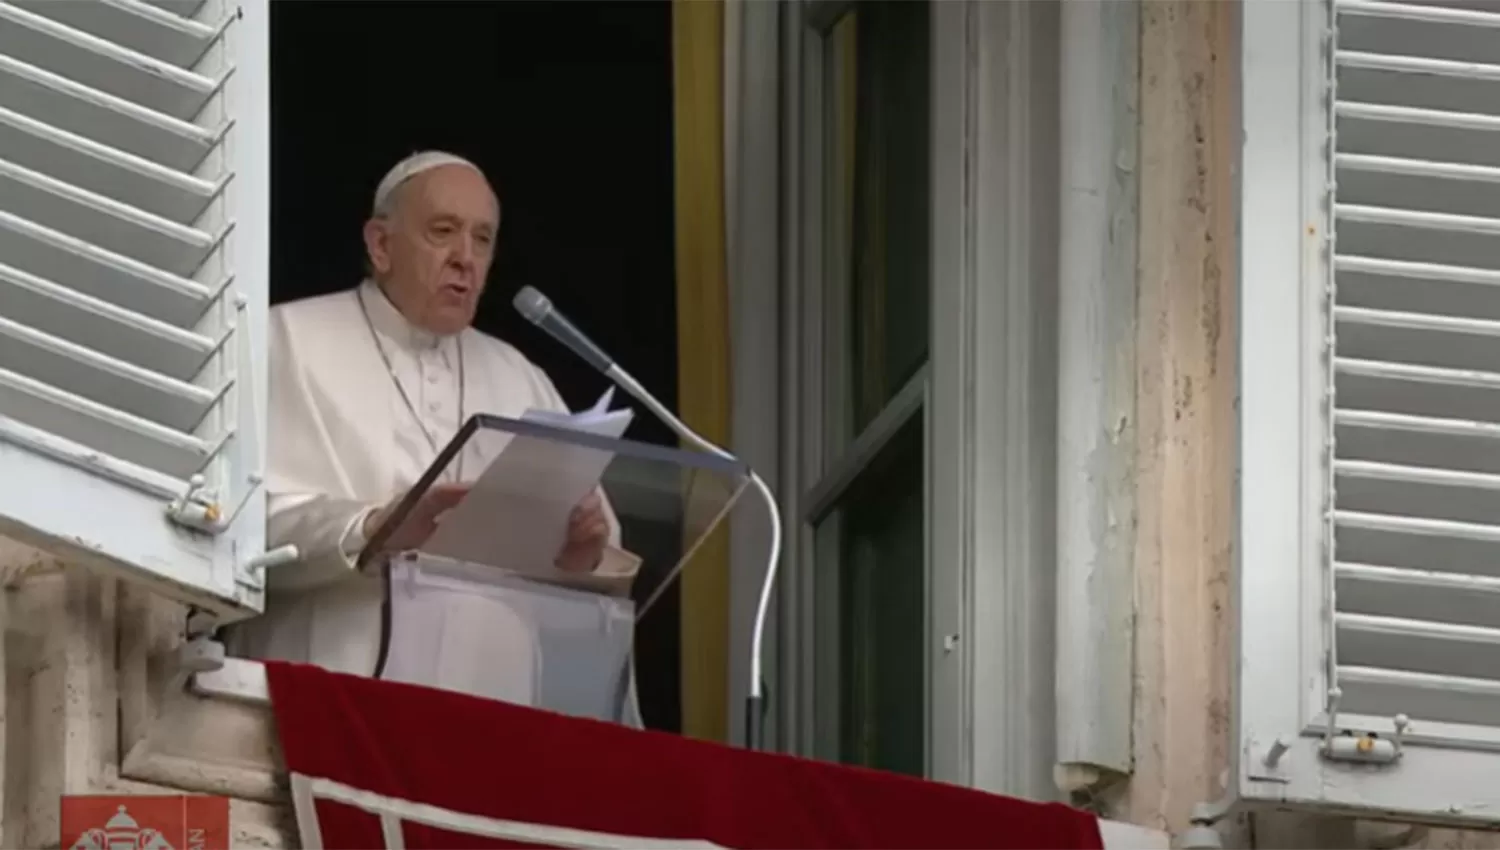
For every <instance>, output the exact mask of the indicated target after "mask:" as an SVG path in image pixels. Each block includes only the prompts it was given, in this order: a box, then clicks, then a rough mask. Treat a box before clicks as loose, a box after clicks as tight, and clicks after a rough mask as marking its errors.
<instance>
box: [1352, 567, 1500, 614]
mask: <svg viewBox="0 0 1500 850" xmlns="http://www.w3.org/2000/svg"><path fill="white" fill-rule="evenodd" d="M1334 577H1335V579H1336V580H1337V582H1338V585H1337V587H1338V594H1339V607H1340V608H1341V609H1343V610H1344V611H1348V612H1350V613H1355V614H1374V615H1379V616H1387V617H1401V616H1405V617H1410V618H1413V619H1417V620H1428V621H1433V622H1438V621H1444V620H1446V621H1448V622H1452V623H1463V624H1466V625H1471V626H1484V627H1487V628H1491V629H1500V578H1495V577H1491V576H1475V575H1466V574H1461V573H1444V572H1438V571H1435V570H1421V569H1405V568H1400V567H1381V566H1376V565H1372V564H1348V563H1340V564H1335V565H1334Z"/></svg>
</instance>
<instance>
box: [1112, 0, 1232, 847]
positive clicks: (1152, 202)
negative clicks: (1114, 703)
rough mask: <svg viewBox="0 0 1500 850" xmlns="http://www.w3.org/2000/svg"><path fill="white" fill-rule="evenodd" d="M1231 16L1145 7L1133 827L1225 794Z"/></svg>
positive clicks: (1189, 0)
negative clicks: (1135, 824) (1134, 824)
mask: <svg viewBox="0 0 1500 850" xmlns="http://www.w3.org/2000/svg"><path fill="white" fill-rule="evenodd" d="M1236 15H1237V12H1236V7H1235V5H1234V4H1232V3H1205V2H1193V0H1184V2H1146V3H1144V4H1143V5H1142V8H1141V16H1140V20H1141V48H1140V63H1141V71H1140V73H1141V84H1140V116H1141V119H1140V120H1141V126H1140V140H1139V145H1140V148H1139V149H1140V213H1139V228H1140V244H1139V249H1138V260H1137V263H1138V269H1139V275H1140V277H1139V284H1138V285H1139V294H1138V298H1139V302H1138V305H1137V314H1138V316H1137V333H1138V344H1137V354H1136V356H1137V365H1136V386H1137V401H1136V428H1137V432H1136V433H1137V446H1138V449H1137V458H1136V469H1137V476H1138V478H1137V516H1138V519H1137V522H1138V526H1137V533H1136V550H1135V563H1136V605H1137V611H1136V624H1137V625H1136V628H1137V633H1136V664H1135V670H1136V673H1135V697H1134V702H1135V705H1134V714H1135V720H1134V729H1133V735H1134V751H1135V771H1134V776H1133V778H1132V779H1131V781H1130V782H1129V784H1128V787H1127V790H1126V794H1125V799H1124V800H1123V801H1122V806H1121V809H1122V811H1121V812H1120V814H1121V815H1122V816H1123V817H1125V818H1126V819H1127V820H1130V821H1131V822H1133V823H1137V824H1140V825H1143V826H1148V827H1155V828H1159V829H1181V828H1182V827H1184V826H1185V825H1186V824H1187V817H1188V813H1189V811H1190V810H1191V808H1192V806H1193V805H1194V804H1195V803H1199V802H1203V801H1212V800H1215V799H1218V798H1219V797H1220V796H1222V795H1223V792H1224V784H1225V778H1226V776H1225V771H1226V769H1227V768H1228V765H1229V757H1228V746H1229V735H1230V716H1229V671H1228V665H1227V664H1226V663H1225V662H1226V661H1227V659H1228V658H1229V653H1230V652H1231V647H1232V639H1231V638H1232V631H1231V628H1230V625H1231V622H1230V618H1229V616H1228V609H1229V604H1230V598H1229V570H1230V564H1231V556H1232V550H1231V533H1232V529H1233V524H1232V515H1231V511H1232V507H1233V505H1232V494H1233V492H1234V463H1235V448H1234V445H1235V444H1234V409H1235V408H1234V405H1235V380H1236V378H1235V373H1236V367H1235V342H1234V328H1235V318H1234V304H1235V295H1234V293H1235V288H1234V287H1235V278H1234V265H1235V263H1234V253H1233V245H1234V234H1235V220H1234V209H1235V207H1234V184H1233V181H1232V174H1231V168H1232V165H1233V162H1234V157H1235V155H1236V145H1235V143H1234V139H1235V138H1236V135H1237V128H1236V114H1237V106H1236V104H1235V100H1234V90H1235V87H1236V81H1235V75H1234V65H1235V61H1236V55H1237V53H1236V51H1235V50H1234V44H1233V39H1234V31H1235V25H1234V18H1235V17H1236Z"/></svg>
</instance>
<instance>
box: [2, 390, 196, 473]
mask: <svg viewBox="0 0 1500 850" xmlns="http://www.w3.org/2000/svg"><path fill="white" fill-rule="evenodd" d="M0 411H4V414H3V416H4V417H5V418H8V419H14V420H17V421H19V422H21V423H23V424H24V425H27V426H30V427H32V428H36V429H38V430H41V431H43V432H46V433H48V434H52V435H55V436H57V437H60V438H62V439H64V440H68V441H70V442H73V443H76V444H78V445H80V446H84V447H87V448H88V449H91V450H93V451H95V452H103V453H105V454H107V455H109V456H111V457H115V458H121V459H125V460H127V461H128V462H130V463H132V464H136V465H139V466H141V467H144V468H146V469H148V470H152V471H155V472H158V473H162V474H165V475H168V476H172V477H173V478H174V479H177V480H178V481H180V482H184V483H185V482H186V481H187V479H188V478H189V477H191V476H192V475H193V474H195V473H197V472H199V471H200V470H202V469H203V466H204V465H205V464H206V463H207V462H208V460H209V458H210V457H212V455H213V452H214V451H216V450H217V447H218V445H219V444H218V443H210V442H208V441H205V440H203V439H200V438H197V437H194V436H192V435H189V434H184V433H182V432H180V431H174V430H172V429H171V428H165V427H163V426H161V425H158V424H156V423H154V422H150V421H148V420H145V419H142V418H141V417H138V416H131V415H130V414H128V413H123V412H121V411H118V410H115V409H113V408H110V407H107V406H105V405H102V404H99V403H97V402H94V401H90V400H89V399H86V398H83V397H82V396H79V395H76V394H74V393H69V392H67V391H64V390H60V389H58V388H56V387H54V386H51V385H49V384H45V383H42V382H41V381H36V380H33V379H31V378H28V377H26V376H25V375H20V374H17V373H15V372H12V371H10V370H8V369H4V368H0ZM182 489H183V487H182V486H176V487H174V490H175V492H178V493H180V492H182Z"/></svg>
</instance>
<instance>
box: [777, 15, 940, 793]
mask: <svg viewBox="0 0 1500 850" xmlns="http://www.w3.org/2000/svg"><path fill="white" fill-rule="evenodd" d="M857 5H858V4H857V3H856V2H854V0H805V2H804V3H803V6H802V9H801V10H800V12H801V14H800V15H794V16H792V17H793V18H794V19H795V26H797V27H798V28H799V29H800V30H801V32H800V33H799V36H800V39H799V40H800V42H801V45H800V46H801V51H800V53H801V56H800V62H799V63H798V67H796V68H794V69H792V71H793V73H792V75H791V76H790V78H791V79H792V80H795V83H793V84H794V85H798V86H799V88H800V91H801V94H802V102H801V107H802V108H801V110H800V115H799V118H800V121H801V127H800V133H798V138H796V139H794V141H793V143H794V144H795V145H796V146H797V149H798V155H799V158H800V162H801V164H802V174H801V180H800V187H798V188H799V189H800V191H799V192H798V195H797V196H796V197H797V199H798V202H799V203H800V207H801V209H800V213H801V216H800V220H801V233H800V234H799V242H800V247H801V251H800V259H801V264H800V266H801V267H800V275H799V276H800V278H801V279H802V281H804V285H801V286H796V287H794V288H793V289H792V294H793V309H794V310H796V311H797V313H798V316H797V320H798V326H799V332H798V333H797V334H796V336H795V340H796V344H797V345H798V347H799V350H800V353H801V362H802V369H801V370H800V375H801V379H800V381H799V383H800V387H799V390H800V392H799V393H798V395H799V400H800V404H799V407H800V408H801V411H802V414H803V415H802V416H801V417H800V421H797V422H794V423H793V426H794V431H793V433H795V434H796V435H797V439H796V443H797V448H798V449H799V450H800V451H798V453H797V459H798V463H797V464H796V467H797V473H798V474H797V476H796V477H795V479H793V480H792V481H790V482H789V487H790V488H795V489H796V490H797V492H798V497H797V499H796V508H795V511H796V512H795V514H794V516H793V517H792V519H793V525H792V526H791V527H790V534H789V535H788V537H789V544H790V545H789V547H788V548H789V551H790V552H791V553H792V554H793V555H794V557H795V558H796V561H797V563H798V564H801V565H804V566H805V567H807V568H805V569H793V570H790V571H789V572H790V574H791V575H790V576H789V577H790V578H791V579H792V581H793V582H794V583H795V597H796V602H797V603H798V604H796V606H795V608H793V610H795V611H796V612H797V615H798V616H797V619H798V621H799V622H798V623H797V626H798V627H799V631H800V632H801V634H802V635H803V636H804V637H805V638H806V639H803V640H794V641H791V642H790V645H791V646H793V647H798V649H797V650H796V655H797V658H796V659H795V661H794V663H795V666H796V670H797V674H798V675H797V678H798V685H799V687H798V690H799V691H800V692H801V693H802V694H803V699H802V700H801V701H800V702H801V704H800V705H799V706H798V708H799V709H800V710H799V712H798V716H797V717H796V718H795V720H794V725H795V727H796V733H797V734H796V737H797V738H798V741H797V747H796V749H797V751H799V752H802V753H804V754H807V755H813V756H816V757H819V758H826V759H837V758H838V755H839V753H838V750H839V746H840V741H841V736H840V729H839V728H838V715H839V687H840V676H839V675H838V673H839V671H838V668H837V660H838V654H839V653H838V646H837V641H836V640H827V639H824V638H823V634H824V632H825V631H826V628H827V626H828V623H829V620H835V621H836V619H837V617H838V613H839V612H838V607H837V599H836V596H835V595H834V594H832V593H830V592H828V588H829V587H832V586H836V585H835V584H833V583H834V582H836V581H837V579H838V573H839V569H840V568H841V564H840V558H839V555H838V553H837V552H831V553H820V552H817V551H816V536H817V535H816V531H817V529H818V528H819V527H820V526H822V527H823V528H824V529H825V532H826V533H827V535H828V538H831V539H838V538H839V536H840V534H841V531H842V529H841V525H840V514H839V506H840V505H841V503H842V502H843V500H844V498H845V497H846V496H847V494H848V492H849V488H850V487H851V485H853V484H854V483H855V481H856V480H857V479H858V478H859V477H860V475H861V474H862V473H863V472H864V471H865V470H866V469H868V468H869V466H870V464H871V463H873V462H874V461H876V460H877V458H879V457H880V456H881V454H882V450H883V449H885V448H886V447H887V446H888V444H889V443H890V442H891V440H892V439H893V438H894V437H895V435H896V434H897V433H898V432H899V431H900V430H901V429H902V428H903V427H904V426H906V425H907V424H909V423H911V422H912V421H913V419H914V418H915V417H922V420H923V427H924V443H925V446H926V447H925V449H924V453H923V454H924V457H923V461H924V477H925V478H926V479H927V485H926V486H925V487H924V489H925V490H927V491H928V492H927V493H924V499H923V501H924V513H925V514H926V522H925V526H926V528H925V532H924V537H925V538H926V540H925V541H924V548H925V549H926V550H927V552H928V554H927V557H926V558H925V562H924V564H923V572H924V573H925V575H926V580H925V584H926V585H927V586H928V601H927V608H928V611H927V614H926V617H925V620H926V621H927V623H928V629H927V631H928V643H929V645H930V644H931V632H932V628H931V627H932V624H933V623H934V620H935V617H934V611H933V590H934V585H935V584H936V583H937V582H939V581H940V580H941V579H939V578H938V577H937V576H935V575H934V568H933V559H932V553H931V541H932V539H933V537H934V535H935V533H936V529H935V528H934V527H933V523H932V521H931V520H932V516H933V512H932V506H931V497H930V490H931V475H932V472H931V469H932V462H933V450H932V446H933V441H932V438H931V431H930V425H931V423H930V410H931V378H930V375H931V362H932V341H931V338H929V345H928V356H927V359H926V362H925V363H924V365H923V366H921V367H920V368H919V369H918V370H917V372H916V373H915V374H914V375H913V376H912V377H911V378H910V379H908V380H907V382H906V383H905V384H904V385H903V386H902V387H901V388H900V389H899V390H897V392H896V393H895V394H894V395H893V396H892V398H891V399H889V400H888V401H887V402H886V403H885V405H884V406H883V407H882V408H881V411H880V413H879V414H877V415H876V417H875V418H874V420H872V421H871V422H870V424H869V425H867V426H866V427H865V428H864V429H863V430H862V431H861V432H860V433H858V434H856V435H854V438H853V439H852V440H851V441H849V442H848V443H847V444H846V445H845V446H844V447H843V448H842V450H838V451H836V450H835V449H834V446H833V443H834V435H842V434H844V433H846V430H845V428H844V427H843V426H844V424H845V418H846V417H847V416H848V413H847V412H846V411H844V410H842V409H840V408H841V407H842V406H843V404H844V403H845V402H846V401H847V400H848V399H850V398H852V394H851V392H850V389H851V388H850V387H849V386H847V384H848V370H847V368H846V365H847V358H848V352H847V351H845V350H844V349H845V346H844V345H843V343H845V342H846V341H847V336H848V334H847V330H844V332H843V333H840V332H839V329H840V328H841V327H843V326H844V325H845V324H846V323H843V322H839V323H838V324H835V323H834V322H833V321H831V320H832V319H835V318H836V314H834V313H833V312H832V310H833V309H834V305H846V304H847V303H848V295H849V292H848V276H847V275H846V274H841V273H840V270H839V269H836V268H833V267H831V266H830V260H831V257H830V256H829V255H828V254H827V253H826V248H827V246H828V245H829V243H830V241H831V239H830V237H831V236H832V235H833V234H832V233H831V230H832V226H833V224H832V221H831V218H830V215H829V214H828V212H829V210H830V209H831V207H830V205H828V204H827V203H825V201H826V190H827V171H826V167H825V166H826V164H827V162H828V144H829V141H830V139H829V135H828V122H827V106H826V105H827V98H826V93H827V90H828V86H829V85H830V84H831V80H830V78H829V75H828V71H827V70H826V63H827V60H828V57H829V54H830V48H829V46H828V39H829V36H830V35H831V33H832V31H833V29H834V27H835V26H836V24H837V23H838V21H840V20H841V19H842V18H843V17H844V15H846V14H848V13H849V12H850V11H851V10H853V9H854V8H856V6H857ZM941 5H942V4H933V5H932V6H931V7H930V10H931V14H932V15H933V24H934V29H933V40H934V46H936V44H937V39H938V36H937V32H936V28H935V25H936V23H937V17H938V14H937V13H938V8H939V7H940V6H941ZM935 65H936V63H935V62H934V70H935ZM930 85H931V90H932V93H933V97H934V99H933V100H932V101H929V103H930V109H931V110H932V113H933V114H934V116H935V114H936V112H937V111H938V110H939V109H940V108H943V107H940V106H939V104H938V102H937V100H938V99H939V98H941V99H946V100H950V101H951V100H952V99H953V97H954V95H953V93H944V92H942V91H941V90H940V89H939V88H938V87H937V85H936V80H935V79H934V80H933V81H932V82H931V84H930ZM936 158H937V157H936V155H935V153H934V155H933V156H932V159H933V165H934V166H935V165H936ZM929 186H930V187H931V188H930V189H929V191H930V192H931V195H932V200H933V203H934V204H939V203H943V202H944V201H947V200H948V199H946V198H943V197H941V195H940V193H939V192H938V190H937V187H936V185H935V183H933V182H931V181H930V182H929ZM934 214H935V213H934ZM933 248H934V249H935V248H936V245H934V246H933ZM934 253H935V251H934ZM935 265H936V264H935V261H934V262H931V263H930V265H929V268H933V269H934V270H935ZM830 284H831V285H830ZM928 285H929V287H930V288H935V286H936V281H935V279H934V278H933V277H931V276H929V282H928ZM934 295H935V293H932V294H930V295H929V298H933V296H934ZM934 300H935V299H934ZM844 309H845V310H847V307H845V308H844ZM846 315H847V313H846ZM830 524H831V525H830ZM820 556H821V557H820ZM830 597H833V598H830ZM820 622H821V623H822V624H823V625H822V627H820V626H819V623H820ZM829 637H835V638H836V633H834V634H832V635H829ZM830 644H832V645H830ZM927 655H928V656H929V659H930V658H931V655H932V653H931V652H930V651H929V652H928V653H927ZM933 674H934V671H933V670H932V668H931V664H930V663H929V665H928V670H927V671H926V678H927V679H928V681H929V683H933ZM927 694H928V700H927V703H928V704H927V705H926V706H925V707H924V711H923V715H924V725H925V726H926V729H925V730H924V732H923V734H924V737H925V739H926V740H925V741H924V746H923V750H924V761H925V772H926V773H927V774H928V775H935V771H936V770H938V769H940V767H941V764H942V763H943V762H944V761H946V759H945V758H944V757H943V756H940V755H939V754H938V745H937V743H936V742H935V741H934V735H933V730H934V729H940V728H942V727H941V726H939V725H937V724H935V723H934V719H935V718H934V715H935V713H936V712H937V711H939V710H941V708H940V707H939V706H940V704H941V703H942V702H943V701H944V700H945V699H951V697H950V696H949V694H948V693H947V692H945V691H944V690H942V689H939V688H936V687H929V689H928V691H927Z"/></svg>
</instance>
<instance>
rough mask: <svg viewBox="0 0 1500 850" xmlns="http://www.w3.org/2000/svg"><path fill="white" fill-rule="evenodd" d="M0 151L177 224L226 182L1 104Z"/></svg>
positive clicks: (189, 219) (189, 218) (192, 214)
mask: <svg viewBox="0 0 1500 850" xmlns="http://www.w3.org/2000/svg"><path fill="white" fill-rule="evenodd" d="M0 151H4V152H5V157H6V158H7V159H9V160H10V161H12V162H14V163H16V164H17V165H21V166H24V167H26V168H29V169H31V170H33V171H37V172H40V173H42V174H46V175H49V176H51V177H56V178H59V179H65V180H66V182H68V183H71V184H72V185H74V186H77V187H79V188H80V189H85V190H87V191H90V192H94V193H96V194H106V195H109V196H110V197H113V198H115V199H117V200H119V201H120V202H122V203H125V204H128V205H130V206H133V207H136V208H138V209H141V210H144V211H146V212H148V213H152V214H154V215H159V216H162V217H164V218H167V219H170V220H172V221H175V222H177V223H179V224H190V223H191V222H193V221H194V220H196V219H197V218H198V216H200V215H202V214H203V211H204V210H205V209H206V208H207V207H208V204H209V202H210V201H212V200H213V199H214V198H215V197H216V196H217V195H218V194H219V192H220V191H222V190H223V188H224V185H225V182H226V181H225V180H224V179H223V178H220V179H219V180H204V179H202V178H200V177H196V176H194V175H192V174H187V173H184V172H181V171H176V170H173V169H171V168H167V167H166V166H163V165H158V164H157V163H154V162H151V161H150V160H147V159H142V158H141V157H138V156H136V155H134V154H131V153H127V152H125V151H122V150H118V149H115V148H112V147H109V146H108V145H102V144H100V143H98V142H96V141H94V140H93V139H86V138H84V137H83V136H80V135H78V134H76V133H69V132H68V131H66V130H62V129H59V128H57V127H53V126H50V125H48V124H44V123H42V122H40V121H34V120H32V119H31V118H29V117H27V116H25V115H22V114H20V113H19V112H15V111H13V110H9V109H4V108H0Z"/></svg>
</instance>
